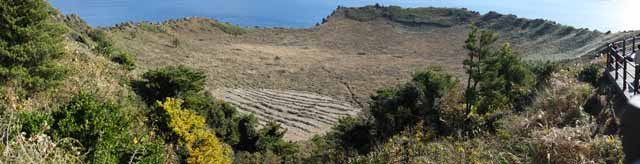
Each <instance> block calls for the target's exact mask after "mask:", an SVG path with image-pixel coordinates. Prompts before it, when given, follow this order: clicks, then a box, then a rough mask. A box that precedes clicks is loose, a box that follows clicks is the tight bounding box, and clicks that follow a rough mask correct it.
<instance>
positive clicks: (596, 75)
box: [578, 64, 603, 86]
mask: <svg viewBox="0 0 640 164" xmlns="http://www.w3.org/2000/svg"><path fill="white" fill-rule="evenodd" d="M601 70H603V67H602V66H601V65H598V64H589V65H587V66H586V67H584V68H583V69H582V71H580V74H579V75H578V79H579V80H581V81H584V82H588V83H590V84H592V85H594V86H595V85H597V84H598V80H599V79H600V77H601V76H602V71H601Z"/></svg>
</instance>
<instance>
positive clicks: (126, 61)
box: [89, 30, 136, 70]
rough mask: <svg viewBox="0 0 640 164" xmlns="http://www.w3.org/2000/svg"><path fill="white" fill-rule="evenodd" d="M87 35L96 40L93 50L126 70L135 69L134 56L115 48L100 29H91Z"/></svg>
mask: <svg viewBox="0 0 640 164" xmlns="http://www.w3.org/2000/svg"><path fill="white" fill-rule="evenodd" d="M89 37H91V39H92V40H93V41H94V42H96V46H95V47H93V51H95V52H96V53H99V54H101V55H103V56H105V57H106V58H109V59H111V61H113V62H115V63H118V64H120V65H123V66H124V67H125V68H126V69H127V70H133V69H135V67H136V63H135V58H134V57H133V56H132V55H131V54H129V53H128V52H125V51H122V50H119V49H117V48H115V47H114V46H113V41H111V39H110V38H109V37H108V36H107V33H105V32H104V31H102V30H93V31H91V32H90V33H89Z"/></svg>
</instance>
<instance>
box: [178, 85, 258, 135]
mask: <svg viewBox="0 0 640 164" xmlns="http://www.w3.org/2000/svg"><path fill="white" fill-rule="evenodd" d="M184 107H185V108H187V109H191V110H194V111H196V112H198V114H199V115H200V116H203V117H205V118H206V120H207V125H208V126H209V127H210V128H211V129H213V130H214V131H215V132H216V136H217V137H218V138H219V139H220V140H222V141H223V142H225V143H227V144H229V145H236V144H238V143H239V142H240V132H239V131H238V122H239V119H238V117H239V116H238V115H239V113H238V112H237V110H236V108H235V107H233V106H231V105H230V104H228V103H225V102H222V101H216V100H215V99H214V98H213V97H211V96H207V95H201V94H191V95H188V96H186V97H185V103H184ZM254 124H255V123H254ZM252 126H253V125H252Z"/></svg>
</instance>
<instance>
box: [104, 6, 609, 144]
mask: <svg viewBox="0 0 640 164" xmlns="http://www.w3.org/2000/svg"><path fill="white" fill-rule="evenodd" d="M473 26H477V27H479V28H483V29H490V30H493V31H496V32H498V33H500V37H499V38H500V40H499V42H509V43H511V45H512V47H513V48H514V51H515V52H517V53H519V54H520V55H522V56H523V57H524V58H526V59H530V60H553V61H557V60H561V59H572V58H577V57H579V56H583V55H590V54H591V52H592V51H593V50H594V49H595V48H596V47H598V46H600V43H602V42H603V41H604V40H607V39H610V38H616V37H619V35H616V34H605V33H601V32H597V31H589V30H587V29H576V28H573V27H570V26H564V25H559V24H556V23H553V22H551V21H546V20H540V19H536V20H530V19H524V18H517V17H515V16H513V15H502V14H498V13H495V12H490V13H487V14H484V15H480V14H478V13H477V12H473V11H468V10H465V9H450V8H415V9H403V8H399V7H394V6H390V7H381V6H367V7H362V8H344V7H340V8H338V9H337V10H336V11H335V12H334V13H333V14H332V15H331V16H329V17H328V18H326V19H325V20H324V21H323V23H322V24H319V25H318V26H316V27H313V28H308V29H284V28H267V29H264V28H241V27H237V26H234V25H230V24H226V23H222V22H218V21H215V20H211V19H207V18H185V19H180V20H171V21H166V22H162V23H148V22H147V23H144V22H143V23H123V24H120V25H116V26H115V27H111V28H108V29H107V31H108V33H109V34H110V35H112V36H113V38H114V39H115V40H116V42H115V45H116V47H118V48H121V49H123V50H127V51H128V52H131V53H133V54H136V55H135V56H136V57H135V58H136V60H137V64H138V66H139V67H138V68H139V69H138V70H139V71H138V72H141V71H143V70H148V69H153V68H157V67H161V66H164V65H188V66H190V67H193V68H196V69H200V70H203V71H204V72H205V73H206V75H207V76H208V77H209V78H208V79H207V80H206V83H207V85H206V86H207V90H208V91H210V92H212V93H213V94H214V96H216V97H218V98H221V99H223V98H225V97H229V96H233V95H228V94H226V92H225V90H227V89H249V90H253V89H258V90H259V89H272V90H280V91H283V92H289V91H294V92H300V91H302V92H310V93H312V94H319V95H322V96H328V97H331V98H334V99H337V100H340V101H343V102H347V103H350V104H351V105H352V106H354V107H356V108H358V110H359V109H366V108H367V107H368V105H369V104H368V103H367V101H369V96H370V95H371V94H373V93H374V91H375V90H377V89H380V88H384V87H390V86H396V85H400V84H402V83H404V82H406V79H409V78H410V77H411V76H412V74H413V73H415V72H417V71H420V70H423V69H425V68H427V67H428V66H438V67H442V68H443V69H444V70H445V71H447V72H450V73H453V74H454V75H456V76H457V77H464V76H465V74H464V70H463V65H462V62H463V60H464V59H466V58H467V57H466V53H467V52H466V51H465V50H464V47H463V46H461V45H463V44H464V41H465V39H466V37H467V36H466V34H467V33H468V32H470V30H471V29H472V27H473ZM225 88H226V89H225ZM245 96H248V95H245ZM280 99H288V98H286V97H282V98H280ZM249 101H250V104H253V105H254V106H255V107H254V108H257V109H261V110H262V111H272V110H274V109H271V108H270V107H268V105H267V106H265V105H260V104H261V103H263V102H261V100H249ZM288 101H290V102H289V103H288V104H291V105H293V107H294V108H295V107H296V106H297V107H300V104H298V105H296V103H295V102H291V100H288ZM337 104H341V103H340V102H337ZM236 105H239V104H236ZM286 108H290V107H286ZM241 110H242V111H245V112H253V113H256V114H258V117H259V118H264V117H265V115H268V116H266V117H277V116H275V115H274V114H273V112H266V113H271V114H265V113H264V112H259V111H261V110H253V109H251V108H247V107H242V108H241ZM285 110H286V109H285ZM356 113H357V112H356ZM310 116H312V117H319V116H315V115H310ZM295 120H303V121H295ZM304 120H308V121H304ZM309 121H310V120H309V118H305V117H292V118H290V119H283V120H281V121H280V123H282V124H284V125H285V127H287V128H289V129H298V130H302V131H309V130H308V129H304V128H302V129H301V128H296V126H297V127H304V126H307V125H304V124H305V122H309ZM320 132H323V131H320ZM307 134H309V135H303V136H302V138H308V137H310V136H311V135H313V134H316V133H315V132H314V133H307ZM305 136H306V137H305ZM293 137H294V138H298V137H295V136H293Z"/></svg>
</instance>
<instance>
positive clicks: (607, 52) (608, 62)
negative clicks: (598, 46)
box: [605, 44, 611, 72]
mask: <svg viewBox="0 0 640 164" xmlns="http://www.w3.org/2000/svg"><path fill="white" fill-rule="evenodd" d="M610 49H611V44H607V50H605V54H606V55H607V56H606V58H607V67H606V69H607V72H609V71H611V51H609V50H610Z"/></svg>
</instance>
